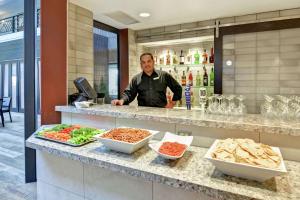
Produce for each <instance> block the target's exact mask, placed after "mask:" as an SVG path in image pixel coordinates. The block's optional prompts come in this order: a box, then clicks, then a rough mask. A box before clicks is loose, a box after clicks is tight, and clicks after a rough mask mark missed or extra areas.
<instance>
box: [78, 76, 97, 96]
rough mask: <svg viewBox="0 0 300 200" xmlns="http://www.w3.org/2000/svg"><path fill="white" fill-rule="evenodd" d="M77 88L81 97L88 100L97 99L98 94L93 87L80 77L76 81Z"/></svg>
mask: <svg viewBox="0 0 300 200" xmlns="http://www.w3.org/2000/svg"><path fill="white" fill-rule="evenodd" d="M74 84H75V87H76V88H77V90H78V91H79V93H80V95H84V96H85V97H87V98H88V99H96V98H97V93H96V91H95V90H94V89H93V88H92V87H91V85H90V84H89V82H88V81H87V80H86V78H83V77H79V78H77V79H75V80H74Z"/></svg>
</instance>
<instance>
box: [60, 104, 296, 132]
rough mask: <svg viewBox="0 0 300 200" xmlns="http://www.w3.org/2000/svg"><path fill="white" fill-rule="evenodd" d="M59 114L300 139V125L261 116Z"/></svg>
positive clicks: (143, 111)
mask: <svg viewBox="0 0 300 200" xmlns="http://www.w3.org/2000/svg"><path fill="white" fill-rule="evenodd" d="M55 110H56V111H59V112H62V113H74V114H85V115H95V116H107V117H117V118H128V119H136V120H148V121H155V122H163V123H175V124H184V125H195V126H199V127H210V128H223V129H239V130H242V131H251V132H252V131H253V132H258V133H270V134H280V135H292V136H300V122H299V121H298V122H297V121H294V122H288V123H287V122H283V121H280V120H271V119H266V118H264V117H262V116H261V115H259V114H247V115H244V116H225V115H209V114H203V113H202V112H201V111H197V110H181V109H180V110H179V109H165V108H153V107H137V106H111V105H109V104H106V105H96V106H92V107H90V108H81V109H78V108H75V107H74V106H56V108H55Z"/></svg>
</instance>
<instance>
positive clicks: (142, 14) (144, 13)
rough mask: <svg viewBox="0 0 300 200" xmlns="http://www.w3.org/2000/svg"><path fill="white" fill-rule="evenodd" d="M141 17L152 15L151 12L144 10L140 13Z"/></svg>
mask: <svg viewBox="0 0 300 200" xmlns="http://www.w3.org/2000/svg"><path fill="white" fill-rule="evenodd" d="M139 15H140V17H150V13H146V12H142V13H140V14H139Z"/></svg>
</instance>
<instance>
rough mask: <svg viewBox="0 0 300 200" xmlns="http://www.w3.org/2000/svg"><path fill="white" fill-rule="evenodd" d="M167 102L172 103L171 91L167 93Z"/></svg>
mask: <svg viewBox="0 0 300 200" xmlns="http://www.w3.org/2000/svg"><path fill="white" fill-rule="evenodd" d="M167 101H168V103H169V104H170V103H171V102H172V94H171V92H170V91H168V92H167Z"/></svg>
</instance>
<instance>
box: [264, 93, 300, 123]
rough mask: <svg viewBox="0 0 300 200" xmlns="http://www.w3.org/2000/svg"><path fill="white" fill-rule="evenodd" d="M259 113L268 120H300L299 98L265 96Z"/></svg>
mask: <svg viewBox="0 0 300 200" xmlns="http://www.w3.org/2000/svg"><path fill="white" fill-rule="evenodd" d="M260 111H261V114H262V115H263V116H264V117H268V118H278V119H285V120H297V119H300V96H295V95H293V96H283V95H276V96H270V95H265V96H264V103H263V104H262V105H261V110H260Z"/></svg>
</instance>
